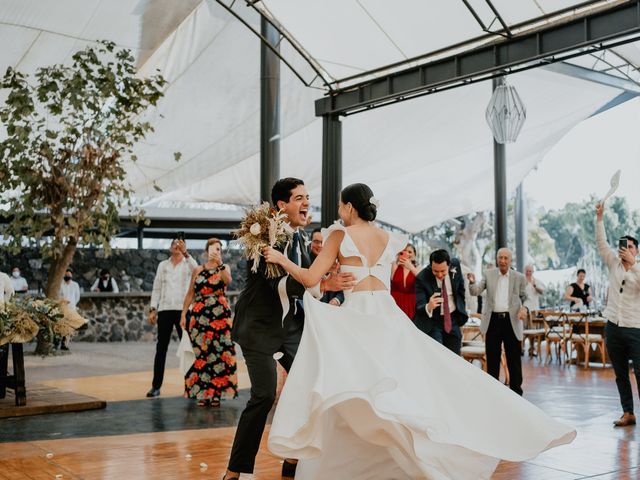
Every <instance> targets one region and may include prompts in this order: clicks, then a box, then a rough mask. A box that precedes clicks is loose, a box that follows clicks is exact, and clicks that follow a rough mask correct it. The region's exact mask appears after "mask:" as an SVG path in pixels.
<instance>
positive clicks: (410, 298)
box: [391, 243, 418, 318]
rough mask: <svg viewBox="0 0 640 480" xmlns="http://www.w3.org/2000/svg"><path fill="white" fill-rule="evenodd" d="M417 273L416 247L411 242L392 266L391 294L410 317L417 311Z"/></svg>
mask: <svg viewBox="0 0 640 480" xmlns="http://www.w3.org/2000/svg"><path fill="white" fill-rule="evenodd" d="M416 275H418V267H417V263H416V248H415V247H414V246H413V245H411V244H410V243H409V244H407V246H406V247H404V250H402V251H401V252H400V253H398V255H397V257H396V262H395V263H394V264H393V265H392V267H391V296H392V297H393V298H394V300H395V301H396V303H397V304H398V306H399V307H400V309H401V310H402V311H403V312H404V313H405V314H406V315H407V317H409V318H413V316H414V315H415V313H416Z"/></svg>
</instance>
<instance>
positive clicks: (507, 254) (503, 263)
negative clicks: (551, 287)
mask: <svg viewBox="0 0 640 480" xmlns="http://www.w3.org/2000/svg"><path fill="white" fill-rule="evenodd" d="M512 259H513V255H512V254H511V250H509V249H508V248H501V249H500V250H498V253H497V255H496V263H497V265H498V268H493V269H491V270H487V271H486V272H485V274H484V277H483V279H482V280H481V281H480V283H476V278H475V275H474V274H473V273H469V274H468V278H469V290H470V291H471V294H472V295H480V294H481V293H482V292H484V291H485V290H486V292H487V295H486V298H485V306H484V310H483V318H482V322H481V324H480V331H481V332H482V334H483V335H484V336H485V350H486V354H487V372H488V373H489V375H491V376H492V377H494V378H496V379H499V377H500V359H501V357H502V348H503V345H504V351H505V354H506V356H507V369H508V370H509V388H510V389H511V390H513V391H514V392H515V393H517V394H518V395H522V361H521V359H520V349H521V342H522V331H523V329H524V328H523V323H522V322H523V320H524V318H525V316H526V312H527V310H526V309H525V307H524V302H525V301H526V299H527V293H526V288H525V287H526V281H525V279H524V275H522V274H521V273H519V272H516V271H515V270H511V262H512Z"/></svg>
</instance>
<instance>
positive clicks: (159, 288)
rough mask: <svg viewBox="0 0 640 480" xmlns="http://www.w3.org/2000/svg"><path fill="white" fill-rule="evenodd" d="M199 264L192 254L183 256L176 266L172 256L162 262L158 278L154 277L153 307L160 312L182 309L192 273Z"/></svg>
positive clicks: (159, 266) (157, 273)
mask: <svg viewBox="0 0 640 480" xmlns="http://www.w3.org/2000/svg"><path fill="white" fill-rule="evenodd" d="M197 266H198V263H197V262H196V261H195V260H194V259H193V257H191V256H189V258H182V260H181V261H180V263H178V264H177V265H175V266H174V265H173V262H171V259H170V258H169V259H167V260H163V261H162V262H160V265H158V270H157V271H156V278H154V279H153V290H152V292H151V308H155V309H156V310H157V311H159V312H162V311H164V310H180V311H182V307H183V304H184V297H185V295H186V294H187V291H188V290H189V285H190V284H191V274H192V273H193V270H194V269H195V268H196V267H197Z"/></svg>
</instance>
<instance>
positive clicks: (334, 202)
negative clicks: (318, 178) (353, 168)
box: [321, 115, 342, 227]
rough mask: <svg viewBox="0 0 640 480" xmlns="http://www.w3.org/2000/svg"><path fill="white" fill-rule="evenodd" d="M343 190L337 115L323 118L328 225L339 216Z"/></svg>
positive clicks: (324, 208) (324, 219) (324, 212)
mask: <svg viewBox="0 0 640 480" xmlns="http://www.w3.org/2000/svg"><path fill="white" fill-rule="evenodd" d="M340 190H342V123H341V122H340V118H339V117H338V116H337V115H325V116H324V117H323V118H322V215H321V224H322V226H323V227H328V226H329V225H331V224H332V223H333V222H334V220H337V218H338V196H339V195H340Z"/></svg>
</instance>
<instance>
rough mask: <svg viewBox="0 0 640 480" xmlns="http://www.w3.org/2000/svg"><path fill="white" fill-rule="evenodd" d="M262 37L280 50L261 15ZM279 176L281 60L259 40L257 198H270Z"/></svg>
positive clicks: (271, 26)
mask: <svg viewBox="0 0 640 480" xmlns="http://www.w3.org/2000/svg"><path fill="white" fill-rule="evenodd" d="M260 28H261V33H262V36H263V37H264V38H265V39H266V40H267V41H268V42H269V44H270V45H271V47H272V48H274V49H276V50H279V42H280V34H279V33H278V30H276V29H275V28H274V27H273V25H271V24H270V23H269V22H267V21H266V20H265V19H264V18H262V21H261V25H260ZM279 177H280V59H279V58H278V56H277V55H276V54H275V53H274V52H273V51H272V50H271V48H269V47H267V46H266V45H265V44H264V42H260V199H261V200H262V201H269V202H270V201H271V187H273V184H274V183H275V182H276V180H278V178H279Z"/></svg>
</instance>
